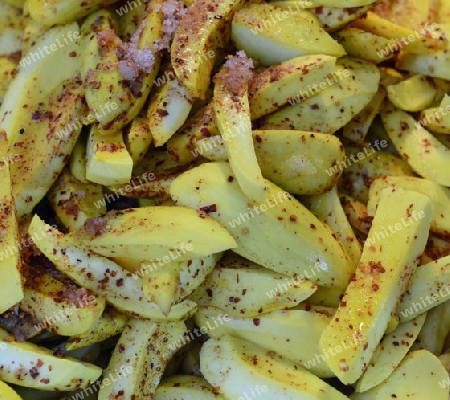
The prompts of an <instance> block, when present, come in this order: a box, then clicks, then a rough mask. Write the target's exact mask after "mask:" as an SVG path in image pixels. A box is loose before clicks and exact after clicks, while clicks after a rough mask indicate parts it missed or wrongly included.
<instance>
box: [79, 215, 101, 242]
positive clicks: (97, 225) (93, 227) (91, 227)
mask: <svg viewBox="0 0 450 400" xmlns="http://www.w3.org/2000/svg"><path fill="white" fill-rule="evenodd" d="M84 228H85V229H86V231H88V232H89V234H90V235H91V238H92V239H93V238H96V237H97V236H101V235H102V234H103V233H104V232H105V228H106V220H105V219H104V218H102V217H98V218H90V219H88V220H86V222H85V223H84Z"/></svg>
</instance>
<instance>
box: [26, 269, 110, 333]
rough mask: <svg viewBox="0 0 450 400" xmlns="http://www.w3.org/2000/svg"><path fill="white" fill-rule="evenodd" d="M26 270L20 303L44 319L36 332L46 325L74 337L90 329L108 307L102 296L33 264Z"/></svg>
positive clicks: (50, 328) (34, 315) (47, 327)
mask: <svg viewBox="0 0 450 400" xmlns="http://www.w3.org/2000/svg"><path fill="white" fill-rule="evenodd" d="M24 271H25V274H24V276H25V278H26V282H25V290H24V298H23V299H22V300H21V302H20V304H19V305H20V307H21V309H22V310H24V311H26V312H28V313H30V314H31V315H32V316H33V317H34V318H37V319H39V320H40V321H43V322H42V323H41V324H40V326H37V327H36V331H38V330H39V329H40V328H41V327H42V326H43V327H45V328H46V329H48V330H49V331H51V332H52V333H54V334H58V335H61V336H74V335H78V334H81V333H84V332H87V331H89V330H90V329H91V328H92V327H93V326H94V324H95V323H96V322H97V320H98V319H99V318H100V316H101V315H102V313H103V310H104V309H105V306H106V302H105V299H104V298H103V297H98V296H94V295H93V294H92V292H89V291H86V290H84V289H78V288H76V287H71V286H68V285H65V284H64V283H62V282H59V281H57V280H56V279H55V278H53V277H52V276H50V275H43V274H42V273H41V271H39V270H37V269H36V268H33V267H31V266H26V267H24ZM75 299H76V300H75Z"/></svg>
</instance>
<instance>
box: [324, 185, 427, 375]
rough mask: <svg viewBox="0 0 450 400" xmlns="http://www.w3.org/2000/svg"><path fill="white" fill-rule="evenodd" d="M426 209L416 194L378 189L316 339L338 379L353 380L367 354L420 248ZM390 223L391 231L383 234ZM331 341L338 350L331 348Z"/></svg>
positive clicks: (423, 240)
mask: <svg viewBox="0 0 450 400" xmlns="http://www.w3.org/2000/svg"><path fill="white" fill-rule="evenodd" d="M432 213H433V211H432V207H431V203H430V201H429V199H428V198H427V197H426V196H424V195H422V194H420V193H417V192H412V191H406V190H401V189H398V190H397V191H396V192H394V193H391V192H390V191H385V192H383V194H382V197H381V200H380V204H379V206H378V210H377V213H376V215H375V218H374V220H373V224H372V228H371V229H370V232H369V237H368V238H367V241H366V242H365V246H364V250H363V254H362V256H361V260H360V262H359V264H358V267H357V269H356V273H355V276H354V277H353V279H352V281H351V282H350V284H349V286H348V287H347V290H346V293H345V295H344V297H343V299H342V302H341V304H340V306H339V308H338V310H337V311H336V314H335V318H333V320H332V321H331V323H330V324H329V325H328V327H327V328H326V329H325V331H324V333H323V335H322V337H321V338H320V345H321V348H322V351H324V352H326V353H330V352H331V355H330V356H329V357H328V358H327V360H326V362H327V364H328V366H329V367H330V368H331V370H332V371H333V372H334V373H335V374H336V376H337V377H338V378H339V379H340V380H341V382H343V383H346V384H348V383H354V382H356V380H357V379H358V378H359V377H360V376H361V375H362V374H363V372H364V369H365V367H366V366H367V365H368V363H369V361H370V359H371V358H372V355H373V353H374V351H375V348H376V346H377V345H378V343H379V342H380V340H381V338H382V337H383V334H384V332H385V330H386V327H387V325H388V323H389V319H390V317H391V314H393V313H394V311H395V307H396V305H397V303H398V301H399V300H400V296H401V294H402V292H403V291H404V290H405V289H406V287H407V285H408V282H409V278H410V277H411V275H412V274H413V272H414V269H415V267H416V264H415V262H416V259H417V257H418V256H419V255H420V254H421V253H422V252H423V250H424V248H425V244H426V241H427V238H428V229H429V226H430V221H431V217H432ZM413 216H414V217H413ZM405 222H406V223H405ZM392 224H394V225H395V228H396V230H395V231H394V233H393V234H392V237H390V236H391V235H389V234H388V235H387V236H386V234H385V233H384V231H385V230H386V229H387V226H388V225H389V226H390V227H391V228H392ZM398 226H399V227H398ZM380 232H382V233H383V236H382V237H381V239H380V238H379V237H378V235H379V234H380ZM337 343H338V344H339V345H341V344H342V345H343V346H344V349H343V351H341V352H337V351H336V352H333V349H335V348H336V344H337ZM341 350H342V348H341Z"/></svg>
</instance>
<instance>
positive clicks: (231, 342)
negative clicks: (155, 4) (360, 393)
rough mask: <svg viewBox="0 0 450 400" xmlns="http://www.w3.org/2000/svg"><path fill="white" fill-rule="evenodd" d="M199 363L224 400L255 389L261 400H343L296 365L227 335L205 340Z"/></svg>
mask: <svg viewBox="0 0 450 400" xmlns="http://www.w3.org/2000/svg"><path fill="white" fill-rule="evenodd" d="M254 360H257V362H254ZM200 361H201V364H200V366H201V372H202V374H203V375H204V376H205V378H206V379H207V381H208V382H209V383H210V384H211V385H212V386H213V387H218V388H220V393H221V394H223V395H225V396H226V397H227V398H238V397H240V396H244V395H245V393H251V392H250V390H255V388H259V395H258V398H259V399H262V400H269V399H273V398H277V399H280V400H295V399H300V398H301V399H305V400H325V399H326V400H344V399H346V398H347V397H346V396H344V395H343V394H342V393H340V392H339V391H337V390H336V389H334V388H333V387H331V386H330V385H328V384H327V383H326V382H324V381H322V380H321V379H320V378H318V377H317V376H315V375H313V374H312V373H310V372H309V371H308V370H306V369H304V368H303V367H302V366H301V365H300V364H298V363H294V362H292V361H290V360H288V359H286V358H285V357H282V356H281V355H279V354H277V353H275V352H273V351H272V352H271V351H269V352H268V351H267V350H266V349H264V348H263V347H260V346H258V345H256V344H254V343H251V342H248V341H246V340H242V339H238V338H233V337H231V336H228V335H224V336H221V337H220V338H214V339H209V340H208V341H207V342H206V343H205V344H204V345H203V347H202V350H201V353H200ZM223 371H227V373H226V374H224V373H223ZM264 389H265V390H264ZM253 393H254V392H253Z"/></svg>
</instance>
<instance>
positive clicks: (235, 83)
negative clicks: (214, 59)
mask: <svg viewBox="0 0 450 400" xmlns="http://www.w3.org/2000/svg"><path fill="white" fill-rule="evenodd" d="M252 79H253V60H252V59H251V58H248V57H247V55H246V54H245V52H244V51H243V50H241V51H238V52H237V53H236V55H235V56H231V57H228V59H227V61H225V65H224V67H223V68H222V69H221V70H220V72H219V73H217V74H216V75H215V77H214V83H215V84H216V85H221V86H223V87H225V88H226V89H228V90H229V91H230V92H232V93H233V95H234V96H239V97H241V96H242V95H243V94H244V93H245V91H246V90H247V88H248V85H249V83H250V81H251V80H252Z"/></svg>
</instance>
